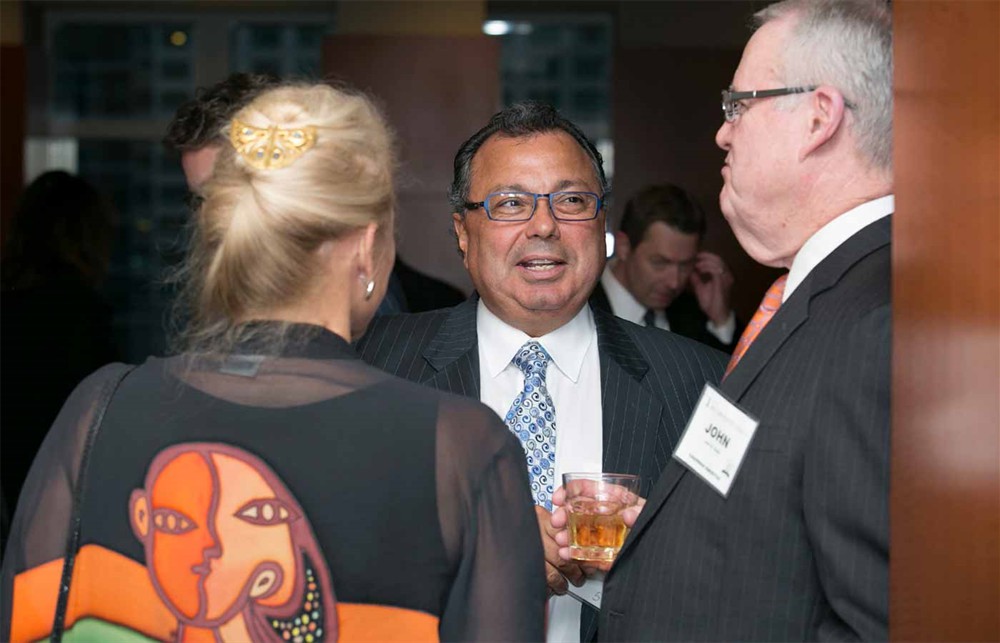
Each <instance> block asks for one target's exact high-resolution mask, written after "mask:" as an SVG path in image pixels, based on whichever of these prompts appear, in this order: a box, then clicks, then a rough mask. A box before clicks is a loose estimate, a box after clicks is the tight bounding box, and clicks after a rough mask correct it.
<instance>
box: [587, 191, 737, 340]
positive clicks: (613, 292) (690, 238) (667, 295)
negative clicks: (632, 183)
mask: <svg viewBox="0 0 1000 643" xmlns="http://www.w3.org/2000/svg"><path fill="white" fill-rule="evenodd" d="M704 236H705V212H704V210H702V209H701V206H700V205H698V204H697V203H696V202H695V200H694V199H692V198H691V196H690V195H689V194H688V193H687V192H685V191H684V190H683V189H681V188H679V187H677V186H676V185H671V184H669V183H664V184H662V185H650V186H647V187H645V188H643V189H642V190H640V191H639V192H638V193H637V194H635V195H634V196H633V197H632V198H631V199H629V201H628V203H626V204H625V211H624V213H623V214H622V220H621V223H620V224H619V226H618V232H616V233H615V258H614V260H613V261H611V262H610V263H609V264H608V266H607V268H605V269H604V274H602V275H601V280H600V281H599V282H598V283H597V288H595V289H594V294H593V296H592V298H591V299H592V301H593V304H594V305H595V306H600V307H602V308H604V309H605V310H610V311H611V312H613V313H614V314H616V315H618V316H619V317H621V318H623V319H627V320H629V321H630V322H633V323H636V324H642V325H644V326H656V327H657V328H662V329H664V330H669V331H673V332H675V333H680V334H681V335H684V336H686V337H690V338H691V339H696V340H698V341H699V342H701V343H703V344H708V345H709V346H711V347H713V348H717V349H719V350H722V351H726V352H727V353H731V352H733V348H735V346H736V339H737V338H738V337H739V332H740V331H741V330H742V328H739V327H737V324H736V315H735V314H733V308H732V306H731V305H730V298H729V293H730V290H731V289H732V286H733V275H732V273H731V272H730V271H729V269H728V268H727V267H726V264H725V262H724V261H723V260H722V257H720V256H718V255H716V254H714V253H711V252H706V251H701V252H699V251H698V248H699V246H701V241H702V238H703V237H704ZM689 285H690V287H691V289H690V290H688V289H687V288H688V286H689Z"/></svg>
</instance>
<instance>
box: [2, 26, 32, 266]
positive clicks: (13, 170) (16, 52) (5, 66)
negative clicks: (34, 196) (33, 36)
mask: <svg viewBox="0 0 1000 643" xmlns="http://www.w3.org/2000/svg"><path fill="white" fill-rule="evenodd" d="M24 64H25V57H24V46H23V45H3V47H2V50H0V79H2V82H0V247H2V243H3V241H4V240H6V238H7V231H8V230H9V226H10V222H11V221H12V220H13V217H14V210H15V209H16V207H17V201H18V198H20V195H21V189H22V188H23V185H24V131H25V129H24V127H25V102H26V100H27V99H26V95H25V75H24V69H25V67H24Z"/></svg>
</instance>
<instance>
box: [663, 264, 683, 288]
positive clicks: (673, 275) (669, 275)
mask: <svg viewBox="0 0 1000 643" xmlns="http://www.w3.org/2000/svg"><path fill="white" fill-rule="evenodd" d="M663 281H664V283H666V284H667V286H668V287H669V288H671V289H673V290H676V289H678V288H680V286H681V271H680V268H678V267H677V266H670V267H669V268H667V271H666V273H664V275H663Z"/></svg>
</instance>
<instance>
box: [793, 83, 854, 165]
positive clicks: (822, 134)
mask: <svg viewBox="0 0 1000 643" xmlns="http://www.w3.org/2000/svg"><path fill="white" fill-rule="evenodd" d="M807 96H808V101H809V103H808V108H809V122H808V124H807V131H806V136H805V143H804V144H803V146H802V148H801V149H800V151H799V160H800V161H801V160H804V159H805V158H806V157H807V156H809V155H810V154H812V153H814V152H815V151H816V150H818V149H819V148H821V147H823V145H825V144H826V143H827V142H828V141H830V140H831V139H833V137H834V136H836V135H837V132H838V131H839V130H840V128H841V127H843V126H844V118H845V113H844V111H845V109H846V107H847V106H846V104H845V102H844V95H843V94H841V93H840V90H839V89H837V88H836V87H832V86H830V85H820V86H819V87H817V88H816V89H814V90H813V91H812V92H810V93H809V94H807Z"/></svg>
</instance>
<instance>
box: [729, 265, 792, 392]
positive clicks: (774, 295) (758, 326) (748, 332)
mask: <svg viewBox="0 0 1000 643" xmlns="http://www.w3.org/2000/svg"><path fill="white" fill-rule="evenodd" d="M786 281H788V273H787V272H786V273H785V274H783V275H781V276H780V277H778V279H777V280H776V281H775V282H774V283H773V284H771V287H770V288H768V289H767V292H766V293H764V299H762V300H761V302H760V306H758V307H757V312H755V313H754V314H753V319H751V320H750V323H749V324H747V327H746V329H744V331H743V334H742V335H740V341H739V343H738V344H736V350H734V351H733V357H732V359H730V360H729V366H727V367H726V374H725V375H723V378H725V377H727V376H728V375H729V374H730V373H731V372H732V371H733V369H734V368H736V365H737V364H739V362H740V359H742V358H743V353H746V352H747V349H748V348H750V344H752V343H753V340H755V339H757V335H760V331H762V330H764V326H767V322H769V321H771V318H772V317H774V313H776V312H778V308H780V307H781V296H782V295H783V294H785V282H786Z"/></svg>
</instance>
